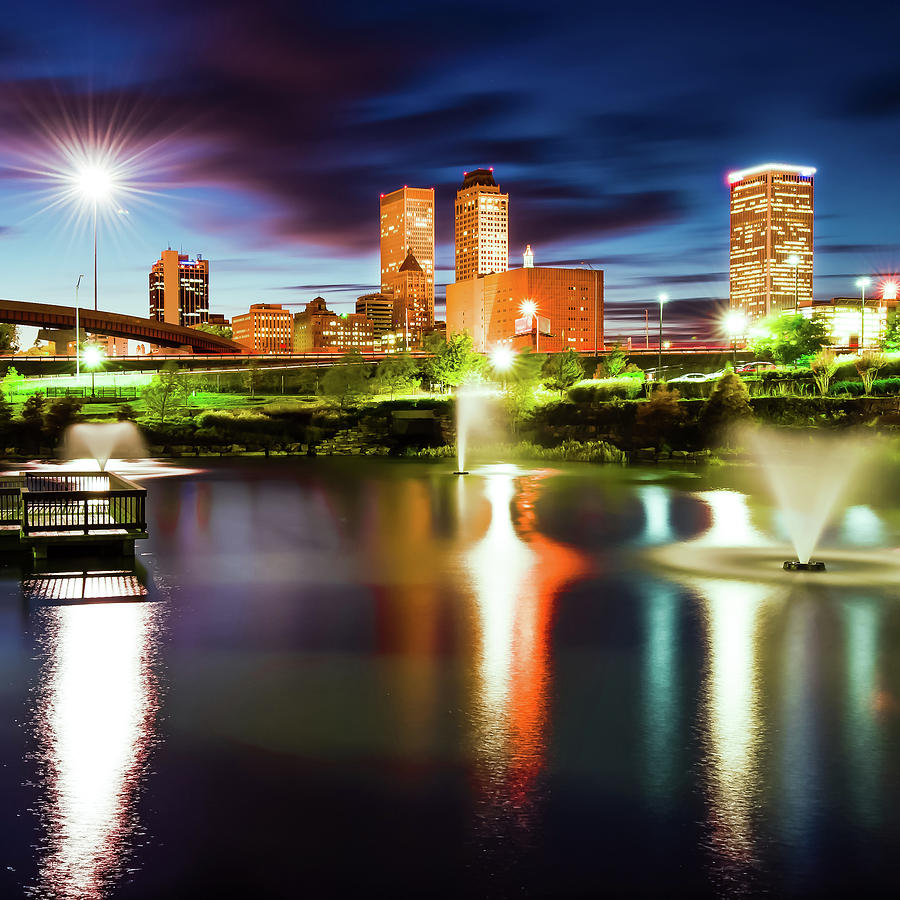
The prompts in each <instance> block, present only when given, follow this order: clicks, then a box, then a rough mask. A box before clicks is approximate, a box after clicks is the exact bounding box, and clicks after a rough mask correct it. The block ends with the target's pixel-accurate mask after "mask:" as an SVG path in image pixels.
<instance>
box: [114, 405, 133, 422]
mask: <svg viewBox="0 0 900 900" xmlns="http://www.w3.org/2000/svg"><path fill="white" fill-rule="evenodd" d="M136 420H137V413H136V412H135V410H134V407H133V406H132V405H131V404H130V403H123V404H122V405H121V406H120V407H119V408H118V409H117V410H116V421H117V422H134V421H136Z"/></svg>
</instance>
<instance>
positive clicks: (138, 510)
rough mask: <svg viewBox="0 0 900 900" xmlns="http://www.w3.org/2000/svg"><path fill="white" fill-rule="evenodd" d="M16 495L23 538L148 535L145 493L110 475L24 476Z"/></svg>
mask: <svg viewBox="0 0 900 900" xmlns="http://www.w3.org/2000/svg"><path fill="white" fill-rule="evenodd" d="M20 490H21V499H22V516H21V524H22V532H23V534H25V535H28V534H32V533H38V532H62V533H80V534H91V533H97V532H110V531H111V532H120V531H121V532H124V533H132V532H144V531H146V530H147V515H146V496H147V491H146V489H145V488H142V487H139V486H138V485H136V484H134V483H133V482H131V481H128V480H127V479H125V478H122V476H121V475H115V474H114V473H112V472H101V473H96V472H59V473H56V472H54V473H45V472H28V473H26V475H25V484H24V486H23V487H22V488H21V489H20ZM0 497H2V495H0Z"/></svg>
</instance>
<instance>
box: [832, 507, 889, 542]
mask: <svg viewBox="0 0 900 900" xmlns="http://www.w3.org/2000/svg"><path fill="white" fill-rule="evenodd" d="M841 541H842V542H843V543H845V544H851V545H853V546H855V547H883V546H884V545H885V542H886V536H885V531H884V523H883V522H882V521H881V517H880V516H879V515H878V513H876V512H875V510H874V509H872V507H871V506H851V507H849V508H848V509H847V510H846V511H845V512H844V518H843V521H842V522H841Z"/></svg>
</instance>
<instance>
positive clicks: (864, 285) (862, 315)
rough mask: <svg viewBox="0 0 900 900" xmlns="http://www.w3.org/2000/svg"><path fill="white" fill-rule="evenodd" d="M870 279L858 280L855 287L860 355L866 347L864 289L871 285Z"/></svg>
mask: <svg viewBox="0 0 900 900" xmlns="http://www.w3.org/2000/svg"><path fill="white" fill-rule="evenodd" d="M871 281H872V279H871V278H866V277H863V278H858V279H857V281H856V286H857V287H858V288H859V291H860V306H859V312H860V315H859V352H860V353H862V352H863V350H864V349H865V346H866V288H867V287H868V286H869V284H870V283H871Z"/></svg>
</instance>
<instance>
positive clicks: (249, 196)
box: [0, 0, 900, 337]
mask: <svg viewBox="0 0 900 900" xmlns="http://www.w3.org/2000/svg"><path fill="white" fill-rule="evenodd" d="M898 26H900V12H898V5H897V4H896V3H892V2H884V3H881V2H876V3H865V2H863V3H857V4H830V3H795V4H784V3H766V2H757V3H755V4H752V5H747V4H712V3H681V4H675V3H668V2H654V0H650V2H638V3H620V4H615V5H613V4H604V3H585V4H581V3H546V2H545V3H540V4H533V3H528V2H517V3H496V2H495V3H479V4H469V3H455V4H438V3H415V4H402V3H392V4H379V3H371V2H366V3H358V4H356V3H341V2H328V3H304V2H285V3H269V2H256V3H248V2H223V3H203V2H194V3H158V2H157V3H145V4H131V3H121V2H117V3H104V2H78V3H72V2H71V0H67V2H60V3H54V2H43V0H37V2H34V3H19V2H13V3H12V4H4V16H3V18H2V20H0V77H2V90H0V165H2V172H0V226H2V227H0V241H2V247H3V254H2V288H0V296H2V297H5V298H16V299H32V300H43V301H48V302H59V303H67V304H70V303H72V302H73V298H74V285H75V281H76V278H77V276H78V274H79V273H81V272H84V273H90V271H91V269H90V267H91V237H90V229H89V223H88V217H87V216H85V215H83V214H82V215H79V214H77V213H78V210H77V209H76V208H75V207H74V206H73V205H72V204H71V203H68V202H59V200H60V190H59V187H60V185H59V182H58V181H56V180H54V179H53V178H52V177H51V175H50V174H49V173H53V172H58V171H60V169H61V168H63V169H64V168H65V165H66V163H65V158H66V155H67V154H69V155H71V154H72V153H73V152H75V153H76V154H77V152H78V151H77V147H78V146H79V144H80V143H81V144H85V145H87V146H90V145H92V144H93V143H97V144H99V145H101V146H105V147H107V148H109V147H113V146H114V147H115V149H116V153H117V154H118V156H119V158H120V159H122V160H124V161H126V167H127V169H128V182H129V186H130V187H131V188H132V190H130V191H128V192H125V193H123V194H122V195H121V196H120V197H119V199H118V205H117V207H116V208H110V209H108V210H105V211H104V213H103V217H102V222H101V233H100V279H99V288H100V306H101V308H105V309H110V310H116V311H121V312H128V313H133V314H139V315H147V306H148V299H147V273H148V271H149V267H150V265H151V264H152V263H153V261H154V260H156V259H157V257H158V254H159V251H160V250H161V249H163V248H165V247H166V246H172V247H175V248H182V249H183V250H184V251H185V252H187V253H190V254H191V255H195V254H197V253H201V254H203V256H204V257H207V258H209V259H210V261H211V262H210V267H211V276H210V280H211V306H212V309H213V311H216V312H223V313H225V314H226V315H228V316H231V315H233V314H234V313H237V312H242V311H246V309H247V307H248V305H249V304H250V303H254V302H274V303H296V304H299V303H303V302H306V301H308V300H310V299H312V297H314V296H315V295H316V294H322V295H324V296H325V297H326V299H327V300H328V301H329V303H330V304H333V306H334V307H335V308H336V309H337V310H338V311H346V310H347V309H349V308H350V307H351V305H352V301H353V299H354V298H355V297H356V296H357V295H358V294H362V293H365V292H367V291H370V290H373V289H376V287H377V280H378V197H379V194H380V193H382V192H387V191H391V190H394V189H396V188H397V187H401V186H402V185H404V184H409V185H411V186H419V187H435V188H436V190H437V198H436V225H437V236H438V242H439V247H438V254H437V268H438V272H437V281H438V285H439V288H438V294H439V300H438V306H439V310H438V314H439V315H440V314H441V306H442V298H443V287H442V285H443V284H445V283H446V282H447V281H448V280H452V259H453V244H452V242H453V219H452V215H453V212H452V210H453V206H452V202H453V195H454V192H455V190H456V188H457V187H458V184H459V182H460V181H461V179H462V173H463V171H464V170H467V169H473V168H475V167H477V166H493V167H494V174H495V176H496V178H497V180H498V182H499V184H500V186H501V188H502V189H503V190H504V191H508V192H509V194H510V257H511V262H512V264H513V265H514V266H517V265H521V252H522V250H523V249H524V245H525V243H526V242H530V243H531V244H532V246H533V247H534V250H535V256H536V263H537V264H538V265H540V264H545V265H549V264H551V263H556V264H564V265H579V264H581V262H582V261H584V262H586V263H591V264H592V265H594V266H595V267H598V268H603V269H604V270H605V272H606V288H607V299H608V301H609V316H608V322H607V333H608V334H615V333H618V332H624V331H625V330H627V329H628V327H629V325H630V326H631V327H632V328H633V329H634V330H635V331H636V332H638V333H642V332H643V317H644V313H643V311H644V309H645V308H646V307H647V306H652V304H653V298H654V297H655V296H656V295H657V293H658V292H659V291H663V290H664V291H667V292H668V293H669V294H670V295H671V297H672V298H673V299H675V300H677V301H679V302H676V303H674V304H672V305H671V306H670V307H668V308H667V316H668V317H671V319H672V321H673V322H674V321H675V320H678V322H679V327H680V331H681V334H682V336H684V337H689V336H691V335H693V334H698V335H703V334H706V333H707V332H709V331H710V329H711V328H712V327H713V323H714V322H715V317H716V313H715V310H716V309H717V308H718V306H719V305H720V303H721V301H723V300H724V299H725V298H727V295H728V276H727V272H728V189H727V185H726V180H725V179H726V174H727V172H728V171H729V170H730V169H734V168H741V167H744V166H749V165H755V164H757V163H761V162H767V161H780V162H792V163H800V164H808V165H813V166H816V167H817V168H818V173H817V176H816V211H817V215H816V283H815V290H816V295H817V296H820V297H830V296H833V295H835V294H846V293H848V292H855V288H853V281H854V280H855V278H856V277H857V276H858V275H860V274H873V275H879V274H892V273H896V272H897V271H898V269H900V249H898V244H900V226H898V204H900V192H898V189H897V188H898V163H900V53H898V49H897V48H898V33H900V28H898ZM73 148H76V149H75V150H73ZM89 281H90V279H89V280H88V284H87V285H86V286H85V288H83V290H85V289H86V290H87V291H88V292H90V291H91V290H92V287H91V285H90V283H89ZM87 303H88V300H87V298H86V297H85V295H84V293H83V294H82V304H83V305H87ZM654 317H655V307H653V312H652V313H651V323H652V322H653V321H654Z"/></svg>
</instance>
